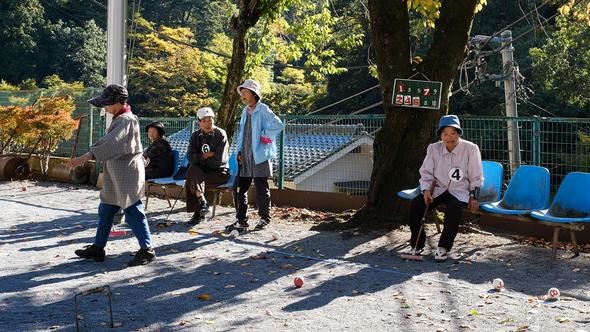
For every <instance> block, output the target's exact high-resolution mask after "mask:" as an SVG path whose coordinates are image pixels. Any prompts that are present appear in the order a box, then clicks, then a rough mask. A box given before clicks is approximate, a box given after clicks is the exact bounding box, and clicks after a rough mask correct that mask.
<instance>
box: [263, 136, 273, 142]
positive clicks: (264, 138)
mask: <svg viewBox="0 0 590 332" xmlns="http://www.w3.org/2000/svg"><path fill="white" fill-rule="evenodd" d="M260 142H262V144H271V143H272V139H270V138H269V137H265V136H260Z"/></svg>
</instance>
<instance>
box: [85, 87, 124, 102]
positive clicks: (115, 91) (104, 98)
mask: <svg viewBox="0 0 590 332" xmlns="http://www.w3.org/2000/svg"><path fill="white" fill-rule="evenodd" d="M128 97H129V93H128V92H127V88H125V87H124V86H122V85H118V84H109V85H107V87H106V88H104V90H102V94H101V95H100V96H97V97H94V98H92V99H88V102H89V103H90V104H92V105H94V106H96V107H103V106H108V105H114V104H116V103H120V104H124V103H125V102H126V101H127V98H128Z"/></svg>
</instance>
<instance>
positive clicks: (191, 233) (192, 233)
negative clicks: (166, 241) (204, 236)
mask: <svg viewBox="0 0 590 332" xmlns="http://www.w3.org/2000/svg"><path fill="white" fill-rule="evenodd" d="M188 233H189V234H190V235H199V232H197V231H196V230H194V229H189V230H188Z"/></svg>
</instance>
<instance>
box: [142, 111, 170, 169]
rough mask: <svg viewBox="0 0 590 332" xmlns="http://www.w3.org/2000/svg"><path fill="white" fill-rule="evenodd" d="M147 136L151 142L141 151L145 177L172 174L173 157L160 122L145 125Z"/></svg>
mask: <svg viewBox="0 0 590 332" xmlns="http://www.w3.org/2000/svg"><path fill="white" fill-rule="evenodd" d="M145 130H146V131H147V134H148V138H149V139H150V141H151V142H152V143H151V144H150V146H148V148H147V149H146V150H145V151H144V152H143V157H144V159H145V178H146V180H147V179H157V178H164V177H167V176H172V173H173V172H174V166H175V165H173V163H174V157H173V155H172V147H171V146H170V143H169V142H168V141H167V140H166V139H165V138H164V134H166V131H165V130H164V124H162V122H159V121H158V122H152V123H150V124H148V125H147V126H146V127H145Z"/></svg>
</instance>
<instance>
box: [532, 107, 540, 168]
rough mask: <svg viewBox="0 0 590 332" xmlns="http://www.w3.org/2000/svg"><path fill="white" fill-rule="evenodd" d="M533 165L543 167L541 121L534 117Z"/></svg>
mask: <svg viewBox="0 0 590 332" xmlns="http://www.w3.org/2000/svg"><path fill="white" fill-rule="evenodd" d="M533 165H537V166H540V165H541V120H540V119H539V117H538V116H535V117H533Z"/></svg>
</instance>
